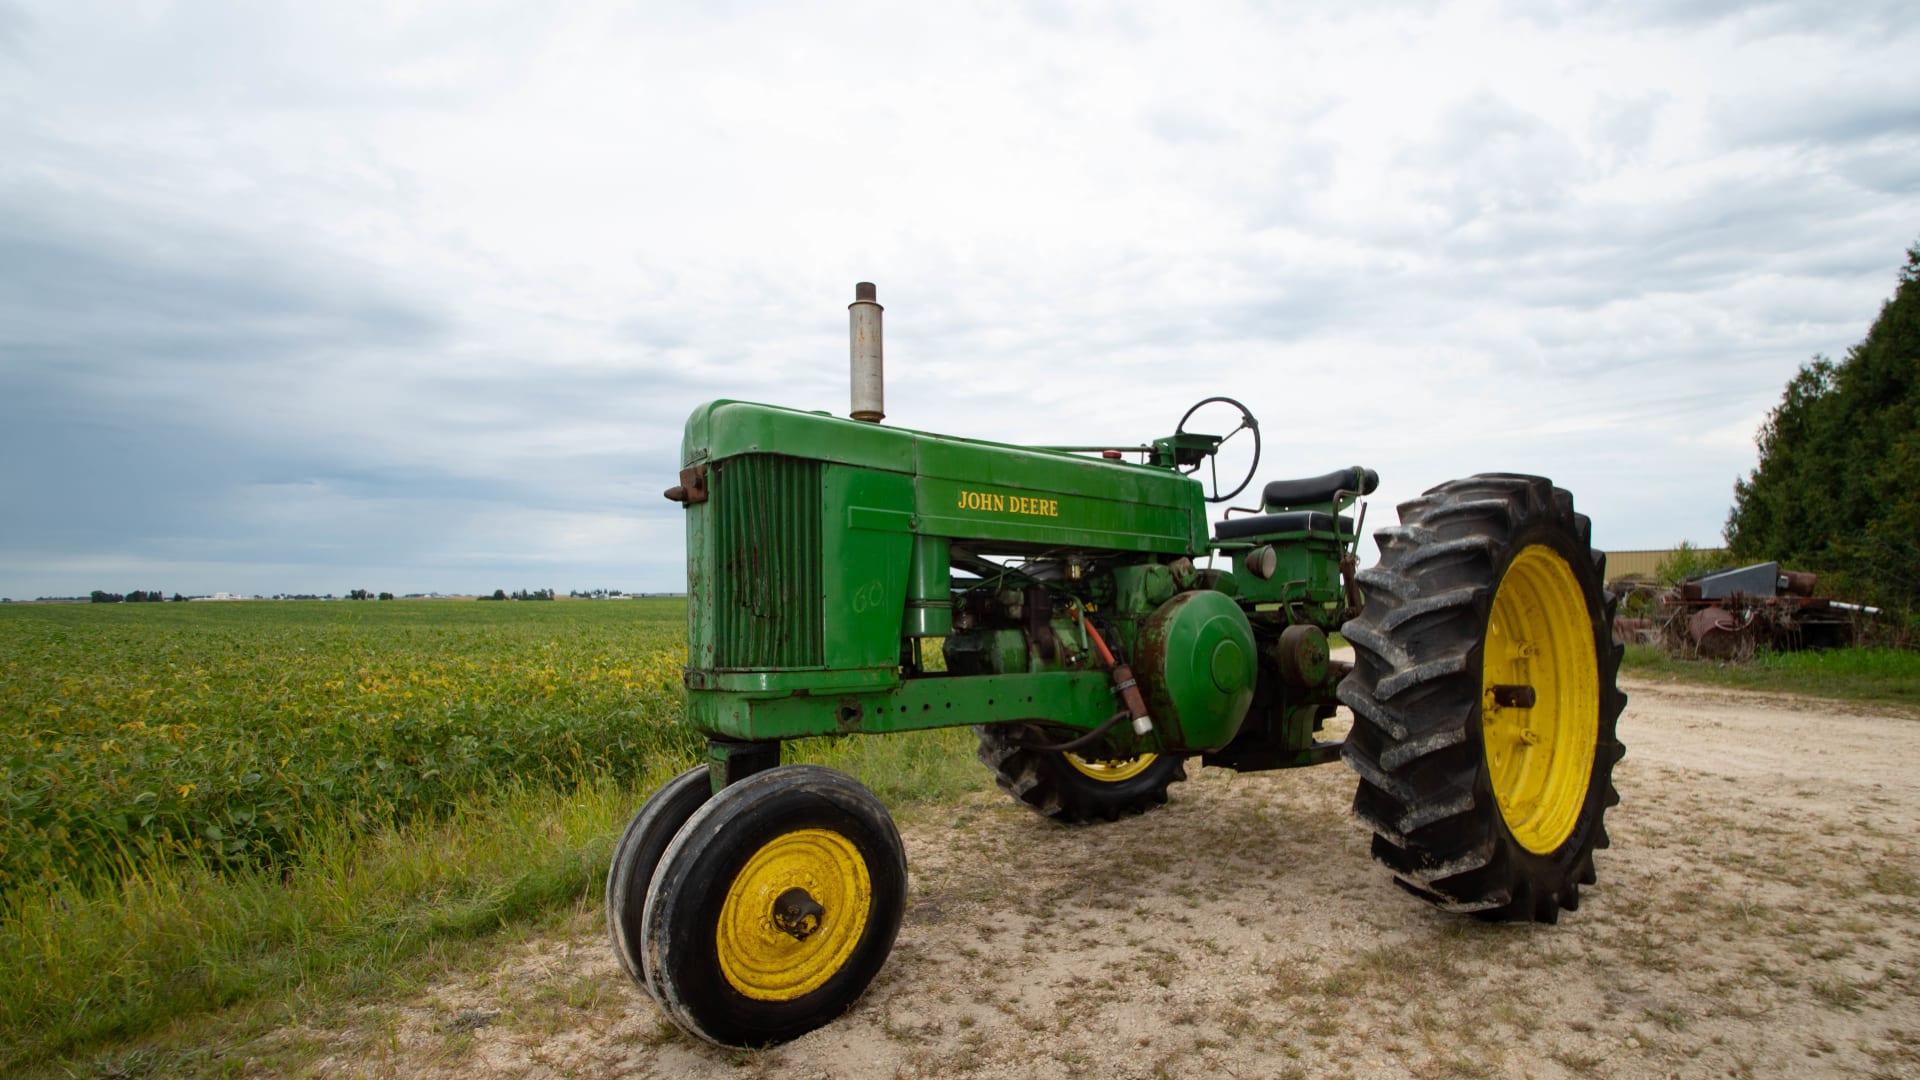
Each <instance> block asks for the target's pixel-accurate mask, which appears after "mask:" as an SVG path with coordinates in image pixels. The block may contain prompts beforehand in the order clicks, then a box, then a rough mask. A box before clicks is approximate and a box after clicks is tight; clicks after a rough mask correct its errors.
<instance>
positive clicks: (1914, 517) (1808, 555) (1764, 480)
mask: <svg viewBox="0 0 1920 1080" xmlns="http://www.w3.org/2000/svg"><path fill="white" fill-rule="evenodd" d="M1758 442H1759V447H1760V464H1759V467H1758V468H1756V469H1754V471H1753V473H1752V474H1751V475H1750V476H1749V477H1748V478H1747V479H1745V480H1741V481H1739V482H1737V483H1736V484H1735V485H1734V505H1733V511H1732V513H1731V514H1729V515H1728V518H1727V528H1726V539H1727V547H1728V549H1729V550H1730V551H1731V552H1732V553H1733V554H1734V555H1736V556H1738V557H1740V558H1744V559H1778V560H1780V561H1782V562H1786V563H1791V564H1793V565H1795V566H1796V567H1805V568H1810V569H1817V570H1822V571H1825V572H1828V573H1834V574H1838V575H1839V580H1838V581H1837V582H1836V585H1839V586H1841V587H1844V588H1845V589H1846V590H1848V591H1849V592H1851V593H1854V594H1857V595H1859V596H1861V597H1864V598H1868V599H1871V600H1874V601H1877V602H1879V603H1882V604H1886V605H1890V606H1894V607H1898V608H1902V609H1906V610H1908V611H1912V610H1914V609H1916V608H1920V244H1916V245H1915V246H1914V247H1912V248H1910V249H1908V251H1907V263H1906V266H1904V267H1903V268H1902V269H1901V271H1900V284H1899V286H1898V287H1897V288H1896V289H1895V291H1894V295H1893V298H1892V299H1891V300H1888V301H1887V302H1886V303H1885V304H1884V305H1882V307H1881V309H1880V316H1879V318H1877V319H1875V320H1874V323H1873V326H1872V328H1870V329H1869V330H1868V331H1867V336H1866V339H1865V340H1863V341H1861V342H1860V344H1858V345H1855V346H1854V347H1853V348H1852V349H1849V350H1848V351H1847V356H1846V359H1844V360H1842V361H1841V362H1839V363H1838V364H1836V363H1834V362H1832V361H1831V360H1828V359H1827V358H1825V357H1819V356H1816V357H1814V359H1813V360H1812V362H1810V363H1808V364H1807V365H1805V366H1804V367H1802V368H1801V369H1800V371H1799V373H1798V374H1796V375H1795V376H1794V377H1793V380H1792V381H1791V382H1789V383H1788V384H1787V389H1786V392H1785V394H1784V395H1783V396H1782V397H1781V400H1780V404H1779V405H1778V406H1777V407H1775V408H1774V410H1773V411H1772V412H1771V413H1770V414H1768V416H1767V421H1766V423H1765V425H1763V426H1762V427H1761V429H1760V435H1759V439H1758Z"/></svg>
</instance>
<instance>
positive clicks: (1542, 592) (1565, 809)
mask: <svg viewBox="0 0 1920 1080" xmlns="http://www.w3.org/2000/svg"><path fill="white" fill-rule="evenodd" d="M1497 686H1513V687H1531V688H1532V690H1533V695H1534V703H1533V705H1532V707H1531V708H1522V707H1516V706H1513V705H1501V704H1497V703H1496V702H1495V700H1494V699H1495V692H1494V688H1495V687H1497ZM1509 696H1511V695H1509ZM1481 717H1482V720H1483V721H1484V730H1483V735H1484V739H1483V745H1484V747H1485V750H1486V757H1487V768H1488V770H1489V773H1490V775H1491V777H1492V779H1493V794H1494V798H1495V799H1496V800H1498V802H1499V804H1500V815H1501V817H1502V818H1504V819H1505V820H1506V823H1507V829H1508V831H1510V832H1511V833H1512V834H1513V838H1514V839H1515V840H1518V841H1519V842H1520V845H1521V846H1522V847H1524V848H1526V849H1527V850H1528V851H1531V852H1534V853H1536V854H1540V855H1548V854H1551V853H1553V852H1554V851H1555V850H1557V849H1558V848H1559V847H1560V845H1561V844H1564V843H1566V841H1567V837H1569V836H1571V835H1572V834H1573V829H1574V826H1575V825H1576V824H1578V822H1579V820H1580V811H1581V810H1582V808H1584V807H1585V805H1586V801H1587V786H1588V783H1589V781H1590V780H1591V778H1592V776H1593V756H1594V749H1595V747H1594V743H1595V740H1596V738H1597V737H1598V731H1599V718H1600V674H1599V665H1598V660H1597V657H1596V656H1595V652H1594V637H1593V622H1592V620H1591V618H1590V617H1589V616H1588V613H1587V602H1586V594H1585V593H1583V592H1582V591H1581V588H1580V582H1579V579H1578V578H1576V577H1574V574H1573V568H1572V567H1571V566H1569V565H1568V564H1567V560H1566V559H1564V558H1562V557H1561V556H1560V554H1559V552H1556V551H1554V550H1553V549H1552V548H1549V547H1546V546H1544V545H1541V544H1533V545H1530V546H1528V547H1526V548H1524V549H1522V550H1521V552H1520V554H1519V555H1518V556H1516V557H1515V558H1514V560H1513V562H1512V563H1511V564H1510V565H1509V566H1508V567H1507V572H1506V574H1505V575H1504V576H1502V577H1501V579H1500V588H1499V590H1498V591H1497V592H1495V593H1494V597H1493V612H1492V614H1491V616H1490V617H1489V618H1488V620H1487V641H1486V649H1485V661H1484V664H1483V667H1482V683H1481Z"/></svg>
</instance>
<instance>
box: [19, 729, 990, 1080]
mask: <svg viewBox="0 0 1920 1080" xmlns="http://www.w3.org/2000/svg"><path fill="white" fill-rule="evenodd" d="M973 746H974V740H973V737H972V735H971V733H970V732H967V731H966V730H964V729H960V730H945V731H929V732H915V733H910V734H904V735H892V736H886V737H884V738H874V737H864V738H863V737H854V738H847V739H837V740H829V739H815V740H805V741H802V742H798V743H795V744H793V745H792V746H790V747H789V751H788V754H787V758H786V759H787V760H788V761H812V762H816V763H820V764H826V765H830V766H833V767H835V768H840V769H844V770H846V771H849V772H851V773H853V774H854V776H855V777H857V778H858V779H859V780H860V781H861V782H862V783H864V784H866V785H867V787H868V788H870V789H872V790H873V791H874V792H875V793H877V794H879V795H880V796H881V798H882V799H884V800H886V801H887V802H888V803H889V805H890V806H893V807H895V808H900V807H904V806H910V805H912V804H913V803H915V802H920V801H928V800H946V799H950V798H952V797H954V796H956V795H958V794H960V793H962V792H965V791H969V790H978V789H982V788H985V787H990V786H991V784H990V782H989V781H988V780H987V774H986V771H985V770H984V769H981V768H980V767H979V766H978V765H977V764H976V763H975V762H974V761H973ZM692 762H693V756H692V755H691V754H683V755H678V756H672V757H663V758H661V759H659V760H657V761H655V762H654V763H653V764H652V765H651V766H649V767H648V768H647V769H646V770H645V772H644V774H643V775H642V777H641V779H640V781H639V783H638V784H636V785H632V786H629V785H626V784H622V783H619V782H617V781H615V780H614V779H612V778H611V777H608V776H604V775H603V776H600V777H598V778H595V779H592V780H590V781H587V782H583V783H581V784H580V785H578V786H576V787H574V788H572V789H570V790H564V791H562V790H555V789H553V788H550V787H539V786H534V785H529V784H506V785H501V786H498V787H496V788H494V789H492V790H489V791H485V792H480V791H475V792H471V793H468V794H466V795H464V796H462V797H460V798H459V799H458V800H457V801H456V802H455V803H454V804H453V805H452V806H451V807H450V808H449V810H448V812H447V813H445V814H443V815H442V816H441V817H440V818H438V819H437V820H433V821H414V822H411V823H401V824H395V825H392V826H390V827H384V828H378V829H373V830H371V831H367V830H360V829H355V828H350V827H348V826H347V825H346V824H345V823H342V822H334V823H331V824H326V825H322V826H318V827H316V828H314V829H313V830H311V832H310V834H309V837H308V842H307V846H306V848H305V849H304V851H303V854H302V858H301V860H300V862H299V864H298V865H297V866H296V867H293V868H291V869H286V870H276V869H271V868H251V869H240V870H237V871H236V870H234V869H232V868H230V867H229V868H224V869H222V868H218V867H215V866H213V865H211V864H209V863H207V862H205V861H196V860H192V859H179V858H163V857H155V858H151V859H149V860H148V861H147V862H146V863H144V864H141V865H139V866H137V867H134V868H132V870H133V872H131V873H128V874H127V875H125V876H124V877H123V878H121V879H120V880H119V881H118V882H117V883H116V884H115V885H114V886H113V887H111V888H100V887H97V886H95V887H87V886H84V885H82V884H79V883H64V884H57V885H50V886H49V885H36V886H32V887H29V888H27V889H23V890H17V891H16V892H15V893H14V894H12V895H11V896H8V897H7V898H5V899H4V900H3V901H0V971H7V972H9V973H11V977H10V978H9V979H7V980H5V981H4V982H0V1075H4V1076H15V1075H21V1074H23V1073H26V1072H28V1071H44V1072H46V1073H47V1074H48V1075H52V1074H54V1073H56V1072H58V1071H60V1070H62V1069H63V1068H65V1066H66V1065H71V1064H75V1063H77V1062H79V1061H81V1060H83V1059H84V1058H85V1057H86V1056H87V1055H88V1053H89V1052H90V1051H93V1050H96V1049H98V1048H101V1047H103V1046H114V1045H117V1044H121V1043H124V1042H126V1041H128V1040H135V1039H138V1038H140V1037H141V1036H144V1035H148V1034H150V1033H153V1032H155V1031H158V1030H160V1029H162V1028H164V1027H166V1026H167V1025H168V1024H170V1023H174V1022H179V1021H182V1020H185V1021H188V1022H191V1021H192V1019H193V1018H194V1017H195V1016H196V1015H201V1014H205V1013H208V1012H210V1011H212V1010H217V1009H220V1008H222V1007H225V1006H229V1005H234V1004H238V1003H243V1002H248V1001H253V1000H258V999H261V998H271V997H274V996H276V995H284V994H292V993H295V992H301V993H314V992H317V993H319V994H320V995H321V996H323V997H324V996H326V995H327V994H328V993H329V992H332V993H351V992H353V991H355V990H356V989H359V988H363V987H377V986H380V985H381V984H382V983H384V982H385V978H384V976H385V975H386V973H388V972H390V971H391V970H393V969H394V968H395V967H396V966H397V965H400V964H402V963H404V962H405V961H406V960H407V959H408V958H410V957H412V956H415V955H416V954H418V953H420V952H422V951H423V950H427V949H431V948H436V947H440V946H443V945H445V944H446V943H448V942H457V941H459V940H462V939H466V938H471V937H474V936H477V935H481V934H486V933H489V932H492V931H494V930H497V929H499V928H501V927H503V926H506V925H508V924H510V923H512V922H514V921H516V920H522V919H525V918H527V917H528V916H530V915H534V914H537V913H540V912H544V911H550V910H553V909H556V908H561V907H565V906H567V905H570V904H574V903H579V902H583V901H584V902H589V903H590V902H592V901H593V900H594V899H595V898H597V897H598V895H599V893H600V891H601V889H602V888H603V887H604V884H605V879H606V871H607V862H608V859H609V858H610V857H611V855H612V848H613V842H614V840H615V839H616V838H617V837H618V835H619V832H620V830H621V829H623V828H624V827H625V825H626V822H627V820H628V818H629V817H630V816H631V815H632V814H633V812H634V811H635V810H636V809H637V808H638V805H639V803H640V802H641V801H642V800H643V799H644V798H645V795H646V794H647V793H648V792H650V791H652V790H653V788H654V787H656V786H658V784H660V783H662V782H664V781H665V780H666V779H667V778H669V777H671V776H672V775H674V774H675V773H677V772H679V771H681V770H682V769H685V768H686V767H688V766H689V765H690V764H692ZM329 987H332V988H333V990H332V991H329V990H328V989H327V988H329ZM63 1063H64V1064H63Z"/></svg>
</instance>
